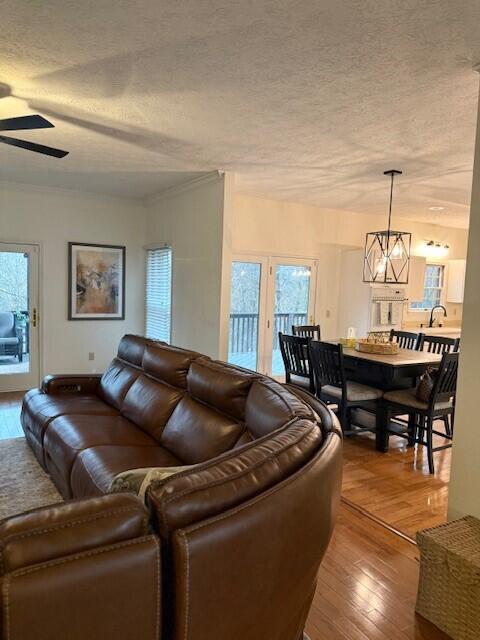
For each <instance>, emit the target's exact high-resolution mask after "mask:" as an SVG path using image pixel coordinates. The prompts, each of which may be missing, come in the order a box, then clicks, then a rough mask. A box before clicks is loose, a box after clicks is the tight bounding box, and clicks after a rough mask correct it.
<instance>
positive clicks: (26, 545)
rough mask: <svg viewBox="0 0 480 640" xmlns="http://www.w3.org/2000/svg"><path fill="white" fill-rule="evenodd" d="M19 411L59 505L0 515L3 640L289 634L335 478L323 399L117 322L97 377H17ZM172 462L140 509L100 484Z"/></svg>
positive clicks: (323, 531) (265, 638)
mask: <svg viewBox="0 0 480 640" xmlns="http://www.w3.org/2000/svg"><path fill="white" fill-rule="evenodd" d="M21 419H22V425H23V429H24V431H25V436H26V439H27V441H28V443H29V444H30V446H31V448H32V450H33V452H34V453H35V455H36V457H37V459H38V461H39V462H40V464H41V465H42V466H43V467H44V469H45V471H46V472H47V473H49V474H50V477H51V479H52V480H53V482H54V483H55V485H56V487H57V488H58V490H59V491H60V493H61V494H62V496H63V497H64V498H65V500H66V503H65V504H63V505H57V506H53V507H49V508H45V509H40V510H37V511H34V512H30V513H27V514H21V515H19V516H16V517H13V518H10V519H9V520H6V521H4V522H2V523H0V576H1V578H0V580H1V583H2V608H1V617H2V624H3V627H2V628H3V631H2V634H3V635H1V636H0V638H1V640H20V639H22V640H30V638H32V639H33V638H35V639H36V640H47V639H49V640H50V639H53V638H61V637H65V638H68V639H69V640H77V639H78V640H80V639H82V640H83V639H84V638H99V639H100V638H101V639H102V640H134V639H135V640H137V639H138V640H149V639H150V638H151V639H152V640H153V639H156V640H160V639H161V640H207V639H208V640H212V639H214V638H218V639H219V640H299V639H300V638H301V637H302V633H303V628H304V624H305V620H306V617H307V614H308V611H309V608H310V604H311V600H312V597H313V594H314V591H315V585H316V576H317V571H318V568H319V565H320V562H321V559H322V557H323V554H324V552H325V550H326V547H327V545H328V542H329V539H330V535H331V532H332V528H333V525H334V521H335V515H336V510H337V506H338V502H339V492H340V481H341V435H340V430H339V428H338V423H337V421H336V418H335V417H334V416H333V414H332V413H331V412H330V410H329V409H327V408H326V407H325V405H323V404H322V403H320V402H319V401H318V400H316V399H315V398H314V397H313V396H311V395H310V394H308V393H307V392H303V391H298V390H296V389H293V388H291V387H288V386H287V385H281V384H279V383H277V382H276V381H274V380H271V379H269V378H266V377H264V376H261V375H258V374H256V373H252V372H249V371H246V370H242V369H239V368H235V367H233V366H230V365H227V364H225V363H221V362H217V361H213V360H211V359H209V358H208V357H205V356H202V355H200V354H198V353H194V352H192V351H186V350H183V349H178V348H175V347H171V346H169V345H166V344H164V343H159V342H154V341H151V340H147V339H145V338H141V337H138V336H132V335H127V336H125V337H124V338H123V339H122V341H121V343H120V345H119V349H118V355H117V357H116V358H115V359H114V360H113V361H112V363H111V364H110V366H109V367H108V369H107V370H106V371H105V373H104V374H103V375H102V376H76V375H66V376H49V377H47V378H46V379H45V380H44V382H43V385H42V388H41V389H35V390H32V391H29V392H28V393H27V394H26V396H25V399H24V402H23V408H22V417H21ZM177 466H182V467H184V466H186V467H187V468H186V469H184V470H183V471H181V472H180V473H177V474H174V475H172V476H170V477H169V478H167V479H165V480H162V481H157V482H154V483H153V484H151V485H150V487H149V488H148V490H147V493H146V503H147V506H148V510H146V509H145V507H144V506H143V505H142V504H141V502H140V501H139V499H138V498H136V497H134V496H132V495H129V494H109V493H108V492H109V488H110V485H111V483H112V481H113V479H114V478H115V476H116V475H117V474H119V473H121V472H124V471H127V470H129V469H134V468H144V467H177ZM65 629H68V630H69V632H68V634H67V633H65Z"/></svg>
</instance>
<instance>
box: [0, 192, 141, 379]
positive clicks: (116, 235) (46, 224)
mask: <svg viewBox="0 0 480 640" xmlns="http://www.w3.org/2000/svg"><path fill="white" fill-rule="evenodd" d="M145 224H146V212H145V208H144V207H143V205H141V204H139V203H138V202H136V201H133V200H128V199H114V198H109V197H103V196H98V195H93V194H91V195H90V194H85V193H83V194H82V193H76V192H69V191H60V190H48V189H44V188H35V187H29V186H26V185H20V184H5V183H3V184H0V240H2V241H14V242H27V243H28V242H34V243H39V244H40V245H41V275H40V277H41V290H42V294H43V295H42V298H43V299H42V303H43V304H41V307H40V310H39V313H40V332H41V339H42V340H43V371H42V372H41V373H42V375H43V374H45V373H89V372H91V371H92V370H94V369H95V370H96V371H98V372H101V371H103V369H104V368H105V366H106V365H107V364H108V363H109V362H110V360H111V359H112V356H113V355H114V354H115V353H116V349H117V346H118V342H119V340H120V338H121V337H122V335H123V334H125V333H127V332H132V333H143V331H144V288H143V282H144V278H145V275H144V253H143V249H142V245H143V244H144V240H145ZM68 242H92V243H97V244H102V243H105V244H118V245H125V246H126V260H127V264H126V309H125V320H112V321H105V320H102V321H94V320H82V321H68V319H67V317H68V308H67V303H68V264H67V262H68V260H67V246H68V245H67V243H68ZM91 351H93V352H94V353H95V360H94V362H90V361H89V360H88V353H89V352H91Z"/></svg>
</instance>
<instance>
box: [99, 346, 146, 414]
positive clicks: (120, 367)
mask: <svg viewBox="0 0 480 640" xmlns="http://www.w3.org/2000/svg"><path fill="white" fill-rule="evenodd" d="M140 374H141V370H140V369H136V368H135V367H132V366H130V365H129V364H127V363H126V362H124V361H123V360H119V359H118V358H114V359H113V360H112V362H111V363H110V365H109V366H108V368H107V369H106V370H105V373H104V374H103V376H102V378H101V380H100V385H99V388H98V394H99V396H100V397H101V398H102V399H103V400H104V401H105V402H106V403H107V404H110V405H111V406H112V407H115V409H118V410H119V411H120V409H121V408H122V404H123V400H124V398H125V396H126V395H127V391H128V390H129V389H130V387H131V386H132V384H133V383H134V382H135V380H136V379H137V378H138V376H139V375H140Z"/></svg>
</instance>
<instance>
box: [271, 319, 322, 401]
mask: <svg viewBox="0 0 480 640" xmlns="http://www.w3.org/2000/svg"><path fill="white" fill-rule="evenodd" d="M278 342H279V344H280V352H281V354H282V359H283V366H284V367H285V381H286V383H287V384H293V385H295V386H297V387H300V388H301V389H306V390H307V391H310V393H314V392H315V383H314V378H313V371H312V366H311V363H310V350H309V348H308V345H309V342H310V338H303V337H302V336H288V335H286V334H284V333H282V332H281V331H280V332H279V334H278Z"/></svg>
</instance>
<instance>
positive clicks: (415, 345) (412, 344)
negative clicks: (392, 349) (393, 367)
mask: <svg viewBox="0 0 480 640" xmlns="http://www.w3.org/2000/svg"><path fill="white" fill-rule="evenodd" d="M421 341H422V334H421V333H412V332H411V331H397V330H396V329H392V330H391V331H390V342H398V346H399V347H400V349H411V350H412V351H417V350H418V349H419V348H420V347H421Z"/></svg>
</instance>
